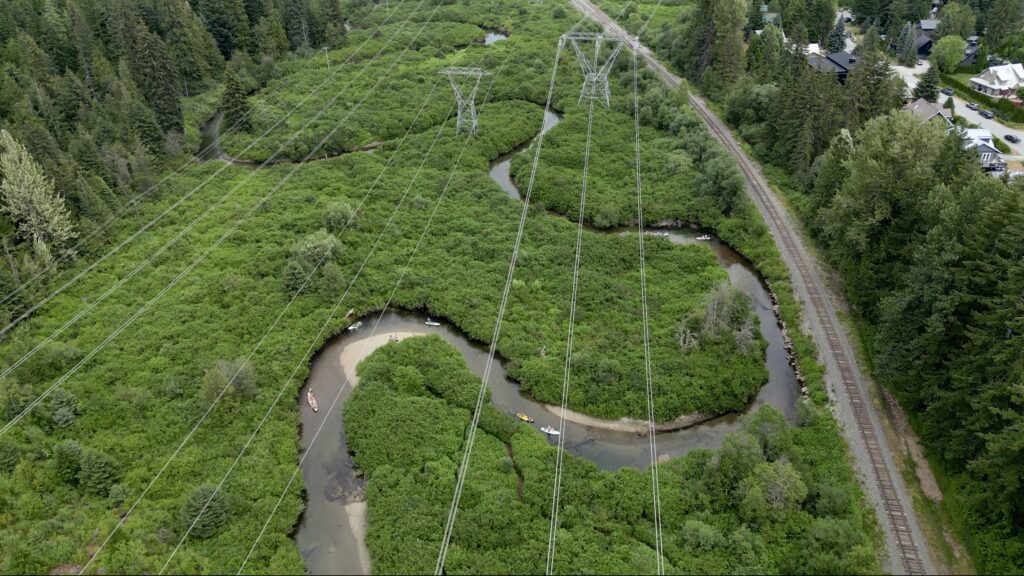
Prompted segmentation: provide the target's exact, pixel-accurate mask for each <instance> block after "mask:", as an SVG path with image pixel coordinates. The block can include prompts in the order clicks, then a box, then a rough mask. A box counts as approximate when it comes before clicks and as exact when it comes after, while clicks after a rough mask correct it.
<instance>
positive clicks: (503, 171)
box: [488, 110, 562, 200]
mask: <svg viewBox="0 0 1024 576" xmlns="http://www.w3.org/2000/svg"><path fill="white" fill-rule="evenodd" d="M561 121H562V117H561V116H559V115H558V114H556V113H554V112H552V111H550V110H545V111H544V122H543V124H542V125H541V128H540V132H539V133H538V135H540V134H547V133H548V131H550V130H551V129H552V128H554V127H555V126H558V123H559V122H561ZM536 140H537V137H536V136H534V137H533V139H531V140H530V141H529V142H527V143H526V144H523V145H522V146H519V147H518V148H515V149H514V150H512V151H511V152H509V153H507V154H502V155H501V156H499V157H498V158H497V159H495V160H494V161H493V162H491V170H490V172H488V174H489V175H490V177H491V180H494V181H495V182H497V183H498V186H501V189H502V190H504V191H505V193H506V194H508V195H509V196H510V197H512V198H515V199H516V200H519V199H520V196H519V186H517V185H516V183H515V181H514V180H513V179H512V174H511V169H512V157H513V156H515V155H516V154H518V153H520V152H522V151H523V150H526V149H527V148H529V147H530V146H531V145H532V144H533V143H534V142H535V141H536Z"/></svg>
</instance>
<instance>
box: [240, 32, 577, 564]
mask: <svg viewBox="0 0 1024 576" xmlns="http://www.w3.org/2000/svg"><path fill="white" fill-rule="evenodd" d="M531 19H532V15H531ZM510 57H511V51H510V52H509V56H507V57H506V59H505V60H504V61H503V62H502V64H501V66H500V67H499V74H500V70H503V69H504V67H505V65H506V64H507V63H508V59H509V58H510ZM555 62H556V69H557V62H558V60H557V57H556V60H555ZM496 78H497V75H496V76H495V77H494V79H492V81H491V83H490V85H489V87H488V90H487V94H486V95H485V96H484V100H485V101H486V100H487V99H488V98H489V97H490V94H491V90H492V89H493V87H494V82H495V80H496ZM551 82H552V84H551V85H552V87H553V86H554V75H552V80H551ZM550 105H551V91H550V90H549V93H548V99H547V104H546V106H545V110H548V109H550ZM472 138H473V134H471V135H470V136H469V137H468V138H467V139H466V144H465V145H464V146H463V147H462V151H461V152H460V153H459V156H458V158H457V159H456V161H455V164H454V165H453V167H452V171H451V173H450V174H449V177H448V181H447V182H446V183H445V187H444V189H443V190H442V192H441V196H440V197H439V199H438V203H437V204H435V206H434V212H436V211H437V208H438V206H439V205H440V203H441V201H442V200H443V199H444V195H445V193H446V192H447V190H448V187H449V186H450V185H451V182H452V179H453V178H454V176H455V173H456V171H457V169H458V166H459V164H460V163H461V161H462V157H463V155H464V154H465V152H466V149H467V148H468V147H469V143H470V141H471V140H472ZM539 138H540V142H542V141H543V134H541V135H540V137H539ZM538 145H539V143H538ZM538 153H539V152H538ZM533 173H534V175H535V174H536V166H534V170H533ZM532 188H533V178H532V177H531V182H530V187H529V189H528V190H527V196H526V198H527V200H528V199H529V194H530V191H531V190H532ZM525 206H528V204H526V205H524V210H523V215H522V219H521V223H520V228H519V233H518V236H517V247H516V250H517V251H518V244H519V242H518V239H521V237H522V230H523V222H524V221H525V218H526V209H525ZM431 220H433V213H432V214H431V217H430V219H429V220H428V222H427V226H426V228H424V231H423V233H422V234H421V235H420V240H419V242H422V240H423V237H424V236H425V235H426V232H427V230H428V229H429V226H430V221H431ZM419 242H417V245H416V248H414V250H413V256H415V253H416V251H417V250H418V248H419ZM413 256H410V259H409V261H408V262H407V263H406V268H405V270H404V271H403V272H402V275H401V276H400V277H399V280H398V284H396V286H395V289H394V290H393V291H392V294H391V297H389V299H388V302H387V303H386V304H385V306H384V308H383V310H382V311H381V316H380V317H379V318H378V323H377V324H375V325H374V330H376V327H377V325H378V324H379V322H380V318H381V317H383V314H384V312H386V311H387V308H388V306H390V303H391V298H393V296H394V294H395V292H396V291H397V290H398V285H399V284H401V282H402V278H404V276H405V272H406V271H407V270H408V267H409V264H410V263H411V262H412V257H413ZM514 261H515V260H514V258H513V262H514ZM506 300H507V288H506ZM340 305H341V301H340V300H339V302H338V304H336V305H335V307H334V310H332V312H331V316H330V317H328V320H327V322H325V323H324V326H323V327H322V328H321V333H322V332H323V330H324V329H325V328H326V326H327V324H328V323H329V322H330V320H331V318H333V315H334V314H335V313H336V312H337V310H338V309H339V308H340ZM371 335H372V332H371ZM318 338H319V335H318ZM317 341H318V339H314V341H313V344H311V345H310V350H312V346H314V345H315V344H316V342H317ZM495 341H497V339H495ZM364 350H365V345H364ZM308 352H309V351H307V354H308ZM491 360H493V349H492V352H491ZM489 365H490V362H488V368H487V370H489ZM296 370H297V368H296ZM293 376H294V372H293ZM484 382H486V377H485V380H484ZM346 384H347V380H346V381H345V382H343V383H342V386H341V388H339V390H338V393H337V394H336V395H335V397H334V399H333V401H332V402H331V405H330V407H328V409H327V412H326V413H325V414H324V418H323V420H321V422H320V426H318V427H317V431H316V432H315V433H314V435H313V439H312V440H311V441H310V446H309V447H307V449H306V450H305V451H304V453H303V455H302V457H300V459H299V463H298V465H297V466H296V468H295V470H294V471H293V472H292V475H291V477H290V478H289V479H288V483H287V484H286V485H285V488H284V490H282V491H281V495H280V496H279V497H278V500H277V502H276V503H275V505H274V508H273V509H272V510H271V512H270V515H269V516H268V517H267V519H266V521H265V522H264V524H263V527H262V528H261V530H260V533H259V534H258V535H257V537H256V540H255V542H253V545H252V547H251V548H250V549H249V553H248V554H247V555H246V557H245V559H244V560H243V562H242V564H241V566H240V567H239V569H238V573H239V574H241V572H242V570H244V569H245V565H246V564H247V563H248V562H249V559H250V558H251V557H252V554H253V552H254V551H255V550H256V546H257V545H259V541H260V540H261V539H262V538H263V534H264V533H266V530H267V527H268V526H269V525H270V522H271V520H273V518H274V516H275V515H276V514H277V510H278V509H279V508H280V506H281V503H282V502H283V501H284V497H285V495H286V494H287V493H288V490H289V489H290V488H291V485H292V483H293V482H294V481H295V478H296V476H297V475H298V471H299V470H301V467H302V463H303V462H305V459H306V456H307V455H308V454H309V453H310V448H311V447H312V446H313V445H314V444H315V443H316V440H317V438H319V436H320V431H321V430H323V425H324V423H325V422H326V421H327V417H328V416H329V415H330V414H331V413H332V412H333V411H334V407H335V405H337V402H338V399H339V398H340V397H341V393H342V391H343V390H344V387H345V385H346ZM475 418H476V419H479V409H478V410H477V411H476V414H475ZM439 562H442V563H443V561H440V560H439Z"/></svg>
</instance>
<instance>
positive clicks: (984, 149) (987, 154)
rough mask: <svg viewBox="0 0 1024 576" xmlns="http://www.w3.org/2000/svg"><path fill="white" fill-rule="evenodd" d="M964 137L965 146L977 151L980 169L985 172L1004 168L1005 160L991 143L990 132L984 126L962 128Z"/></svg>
mask: <svg viewBox="0 0 1024 576" xmlns="http://www.w3.org/2000/svg"><path fill="white" fill-rule="evenodd" d="M964 137H965V139H966V140H967V147H968V148H974V149H975V150H977V151H978V161H979V162H980V163H981V169H982V170H985V171H986V172H995V171H1001V170H1006V162H1005V161H1004V160H1003V157H1002V156H1000V155H999V150H998V149H997V148H996V146H995V144H993V142H992V133H991V132H989V131H988V130H985V129H984V128H970V129H968V130H964Z"/></svg>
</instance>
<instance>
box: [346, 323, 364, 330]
mask: <svg viewBox="0 0 1024 576" xmlns="http://www.w3.org/2000/svg"><path fill="white" fill-rule="evenodd" d="M362 327H363V323H362V322H356V323H355V324H353V325H351V326H349V327H348V331H349V332H355V331H356V330H359V329H360V328H362Z"/></svg>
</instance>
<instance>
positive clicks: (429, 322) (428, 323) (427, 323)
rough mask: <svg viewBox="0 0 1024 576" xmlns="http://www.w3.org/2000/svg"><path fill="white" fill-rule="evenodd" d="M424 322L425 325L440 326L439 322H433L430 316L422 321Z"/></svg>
mask: <svg viewBox="0 0 1024 576" xmlns="http://www.w3.org/2000/svg"><path fill="white" fill-rule="evenodd" d="M424 324H426V325H427V326H440V325H441V323H440V322H435V321H433V320H431V319H430V318H427V321H426V322H424Z"/></svg>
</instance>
